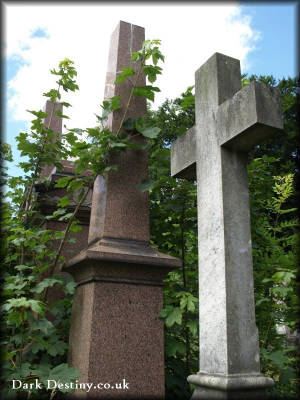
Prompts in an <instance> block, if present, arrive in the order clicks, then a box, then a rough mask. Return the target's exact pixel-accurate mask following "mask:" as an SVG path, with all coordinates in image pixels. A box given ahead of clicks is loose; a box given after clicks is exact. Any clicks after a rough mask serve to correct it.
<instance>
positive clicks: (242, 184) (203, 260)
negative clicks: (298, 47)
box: [171, 53, 282, 399]
mask: <svg viewBox="0 0 300 400" xmlns="http://www.w3.org/2000/svg"><path fill="white" fill-rule="evenodd" d="M195 77H196V86H195V105H196V126H195V127H194V132H195V139H191V137H187V138H186V141H187V145H186V144H185V143H184V141H185V137H184V136H182V137H180V138H179V139H178V141H179V142H180V145H178V143H179V142H178V143H177V141H176V142H175V144H174V145H172V149H171V154H172V155H171V160H172V162H175V166H174V168H173V167H172V173H173V174H176V176H178V177H181V174H180V168H181V167H183V168H184V167H185V165H187V164H188V163H192V162H193V158H192V157H191V156H189V154H190V153H187V152H186V151H185V150H184V149H185V147H187V148H189V146H190V144H189V143H190V142H191V141H192V140H195V141H196V156H195V160H196V165H197V193H198V195H197V196H198V240H199V304H200V305H199V325H200V329H199V331H200V338H199V343H200V361H199V364H200V365H199V373H198V375H196V377H197V378H194V376H192V377H190V378H189V380H190V379H191V381H193V383H195V384H196V385H197V389H196V391H195V393H194V396H193V398H201V399H202V398H206V397H205V396H208V389H207V384H205V382H208V381H209V382H211V386H210V389H209V391H210V393H212V394H211V396H216V397H207V398H216V399H217V398H235V397H233V394H232V393H231V392H230V390H231V389H230V387H227V388H226V387H221V386H220V382H225V381H226V380H227V382H230V381H231V377H234V376H235V375H236V374H239V379H238V380H234V382H237V386H239V385H240V389H241V390H244V389H245V388H244V387H243V382H244V381H245V380H246V381H247V382H249V379H248V377H249V375H250V376H251V375H253V376H254V377H256V378H257V377H259V376H260V375H259V373H260V363H259V347H258V332H257V328H256V325H255V310H254V296H253V272H252V246H251V233H250V213H249V194H248V182H247V169H246V163H247V151H248V150H249V149H250V148H251V147H253V146H254V145H255V144H258V143H260V142H261V141H262V140H264V139H266V138H267V137H270V136H271V135H274V134H276V133H277V132H279V131H280V130H281V129H282V119H281V112H280V97H279V92H278V91H277V90H276V89H271V88H268V87H267V86H265V85H264V84H259V83H252V84H250V85H249V86H247V87H244V88H243V89H241V75H240V67H239V61H238V60H236V59H233V58H231V57H227V56H224V55H222V54H219V53H216V54H214V55H213V56H212V57H211V58H210V59H209V60H208V61H207V62H206V63H205V64H204V65H203V66H202V67H201V68H200V69H199V70H198V71H196V76H195ZM192 132H193V131H192ZM188 135H190V133H188ZM175 153H177V154H175ZM186 155H187V156H188V157H190V158H189V159H188V160H186V159H183V160H182V157H185V156H186ZM173 160H174V161H173ZM176 161H177V162H176ZM184 171H185V169H183V173H184ZM194 178H195V176H194ZM215 376H217V377H218V379H219V381H218V382H219V383H217V381H216V379H215V378H214V377H215ZM204 377H205V378H204ZM256 378H255V379H254V380H255V382H256V384H257V388H256V389H258V387H259V386H261V388H263V387H266V386H268V385H269V384H270V382H269V380H267V379H264V378H257V379H256ZM251 379H252V378H251ZM256 389H255V390H256ZM220 390H221V391H222V392H220V393H219V394H218V395H217V394H216V393H217V392H218V391H220ZM214 391H217V392H214ZM224 391H225V392H226V393H224ZM235 393H237V392H235ZM252 393H254V392H252ZM240 395H241V393H240ZM218 396H221V397H218ZM222 396H225V397H222ZM226 396H227V397H226ZM228 396H229V397H228ZM230 396H231V397H230ZM242 398H243V397H242Z"/></svg>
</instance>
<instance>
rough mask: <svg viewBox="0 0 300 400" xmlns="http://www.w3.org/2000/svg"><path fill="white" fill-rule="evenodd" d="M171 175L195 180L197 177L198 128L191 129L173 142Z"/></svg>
mask: <svg viewBox="0 0 300 400" xmlns="http://www.w3.org/2000/svg"><path fill="white" fill-rule="evenodd" d="M171 175H172V176H174V177H177V176H178V175H180V177H181V178H185V179H191V180H194V179H195V178H196V130H195V127H192V128H191V129H189V130H188V131H187V132H186V133H185V134H184V135H182V136H179V138H178V139H177V140H176V141H175V142H174V143H173V145H172V151H171Z"/></svg>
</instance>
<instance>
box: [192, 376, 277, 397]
mask: <svg viewBox="0 0 300 400" xmlns="http://www.w3.org/2000/svg"><path fill="white" fill-rule="evenodd" d="M187 380H188V382H189V383H192V384H194V385H196V389H195V391H194V393H193V395H192V397H191V400H200V399H203V400H204V399H205V400H254V399H255V400H266V399H267V398H268V396H267V393H266V389H268V388H270V387H272V386H273V385H274V381H273V379H271V378H268V377H265V376H264V375H262V374H231V375H221V374H220V375H217V374H205V373H200V372H199V373H198V374H197V375H190V376H189V377H188V378H187Z"/></svg>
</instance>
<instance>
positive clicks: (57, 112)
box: [55, 110, 70, 119]
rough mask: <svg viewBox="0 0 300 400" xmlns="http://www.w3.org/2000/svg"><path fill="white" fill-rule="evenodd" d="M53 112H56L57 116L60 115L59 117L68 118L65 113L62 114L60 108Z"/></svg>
mask: <svg viewBox="0 0 300 400" xmlns="http://www.w3.org/2000/svg"><path fill="white" fill-rule="evenodd" d="M55 114H56V115H57V116H58V117H60V118H67V119H70V117H68V116H67V115H64V114H63V113H62V112H61V110H56V111H55Z"/></svg>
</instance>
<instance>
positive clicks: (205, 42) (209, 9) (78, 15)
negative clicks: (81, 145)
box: [5, 3, 259, 127]
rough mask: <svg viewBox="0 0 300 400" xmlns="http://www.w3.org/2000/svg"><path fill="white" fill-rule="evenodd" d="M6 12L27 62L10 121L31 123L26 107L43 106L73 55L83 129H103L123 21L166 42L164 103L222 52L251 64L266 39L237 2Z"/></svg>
mask: <svg viewBox="0 0 300 400" xmlns="http://www.w3.org/2000/svg"><path fill="white" fill-rule="evenodd" d="M5 9H6V17H5V20H6V24H5V25H6V26H5V32H6V36H5V41H6V46H7V47H6V56H7V58H8V60H10V59H12V58H13V57H21V58H22V59H23V61H25V64H24V65H22V66H21V67H20V68H19V70H18V72H17V74H16V75H15V76H14V77H13V79H11V80H10V81H9V83H8V88H9V89H10V93H11V91H12V92H13V95H12V96H10V99H9V106H10V111H11V113H10V114H9V115H8V117H10V116H11V117H12V118H14V119H16V120H28V119H30V114H28V113H27V112H26V111H25V110H26V109H38V108H43V105H44V103H45V97H43V96H42V92H44V91H48V90H49V89H50V88H52V87H55V84H54V82H55V77H54V76H52V75H50V73H49V69H51V68H53V67H56V66H57V64H58V62H59V61H60V60H62V59H63V58H65V57H68V58H70V59H71V60H73V61H74V62H75V66H76V69H77V71H78V77H77V81H78V84H79V86H80V92H78V93H76V94H74V95H73V94H72V95H71V96H68V97H67V98H66V99H65V100H66V101H68V102H70V103H71V104H72V105H73V107H72V111H69V110H71V109H69V110H68V114H69V115H70V117H71V118H72V126H77V127H87V126H93V125H95V117H94V113H97V112H98V113H99V104H100V103H101V102H102V99H103V92H104V80H105V73H106V65H107V58H108V47H109V41H110V35H111V33H112V31H113V30H114V28H115V26H116V25H117V23H118V22H119V20H123V21H127V22H130V23H133V24H136V25H140V26H143V27H145V29H146V38H148V39H161V40H162V52H163V54H165V56H166V62H165V64H164V65H163V68H164V70H163V76H162V77H160V79H159V81H158V86H159V87H160V88H161V93H160V94H159V95H158V96H157V100H156V104H159V103H161V102H162V101H163V100H164V99H165V98H166V97H169V98H174V97H175V96H178V95H180V93H182V92H183V91H184V90H185V89H186V88H187V86H188V85H191V84H193V83H194V72H195V71H196V70H197V69H198V68H199V67H200V66H201V64H203V62H205V61H206V59H208V58H209V57H210V56H211V55H212V54H213V53H215V52H216V51H218V52H221V53H224V54H227V55H230V56H232V57H235V58H238V59H240V60H241V65H242V67H243V66H244V67H245V66H246V63H247V55H248V54H249V52H250V51H252V50H253V49H254V47H255V43H256V41H257V39H258V37H259V35H258V33H257V32H254V31H253V29H252V28H251V20H250V17H247V16H243V15H241V12H240V8H239V7H238V6H237V5H236V3H232V4H228V3H227V4H224V5H222V4H221V3H220V4H213V5H208V4H207V3H202V4H201V3H199V4H187V5H179V4H176V3H175V4H169V5H166V4H164V5H157V4H132V3H131V4H130V3H129V4H124V5H121V4H120V3H119V4H113V5H108V4H107V3H106V4H97V3H91V4H89V3H87V4H86V5H77V4H76V3H74V4H72V5H65V4H64V5H58V4H57V3H56V4H53V5H51V4H47V5H43V4H41V3H40V4H32V3H31V4H30V3H29V5H26V4H25V5H21V3H18V4H9V5H7V4H6V6H5ZM37 29H43V30H44V31H46V33H47V36H48V37H32V34H33V33H34V32H35V31H36V30H37ZM68 125H70V123H69V124H68Z"/></svg>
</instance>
